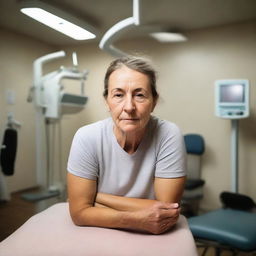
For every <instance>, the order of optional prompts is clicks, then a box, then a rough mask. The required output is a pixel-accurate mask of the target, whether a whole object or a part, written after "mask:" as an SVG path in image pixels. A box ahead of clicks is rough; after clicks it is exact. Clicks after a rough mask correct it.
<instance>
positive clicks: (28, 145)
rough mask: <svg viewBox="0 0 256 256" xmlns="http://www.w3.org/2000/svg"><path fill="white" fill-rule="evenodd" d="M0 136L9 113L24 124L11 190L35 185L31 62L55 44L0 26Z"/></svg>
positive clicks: (21, 130)
mask: <svg viewBox="0 0 256 256" xmlns="http://www.w3.org/2000/svg"><path fill="white" fill-rule="evenodd" d="M0 37H1V40H0V56H1V60H0V136H1V139H2V135H3V132H4V129H5V126H6V122H7V114H8V113H13V115H14V118H15V119H16V120H17V121H19V122H20V123H21V124H22V127H21V128H20V129H19V132H18V151H17V158H16V168H15V175H14V176H10V177H8V178H7V182H8V184H9V189H10V191H17V190H20V189H24V188H28V187H32V186H35V173H34V171H35V143H34V141H35V120H34V109H33V107H32V104H30V103H27V101H26V98H27V96H28V90H29V87H30V86H31V85H32V79H33V73H32V62H33V61H34V59H36V58H38V57H40V56H42V55H44V54H46V53H48V52H51V51H53V49H54V48H53V47H52V46H49V45H46V44H44V43H40V42H38V41H35V40H33V39H32V38H29V37H26V36H22V35H19V34H15V33H12V32H10V31H6V30H3V29H0ZM8 91H11V92H12V93H13V94H14V96H15V104H14V105H9V104H7V101H6V93H7V92H8Z"/></svg>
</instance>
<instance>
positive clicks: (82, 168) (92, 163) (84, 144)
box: [67, 126, 99, 180]
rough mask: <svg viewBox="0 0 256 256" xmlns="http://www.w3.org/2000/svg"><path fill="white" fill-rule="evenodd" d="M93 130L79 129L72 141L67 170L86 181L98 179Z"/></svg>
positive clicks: (88, 128)
mask: <svg viewBox="0 0 256 256" xmlns="http://www.w3.org/2000/svg"><path fill="white" fill-rule="evenodd" d="M94 138H95V129H94V130H93V129H91V127H89V126H88V127H86V126H84V127H82V128H80V129H79V130H78V131H77V132H76V134H75V136H74V138H73V141H72V145H71V149H70V153H69V158H68V165H67V170H68V172H70V173H72V174H74V175H76V176H79V177H82V178H87V179H92V180H96V179H97V177H98V169H99V168H98V161H97V157H96V155H97V154H96V152H97V150H96V143H95V142H94Z"/></svg>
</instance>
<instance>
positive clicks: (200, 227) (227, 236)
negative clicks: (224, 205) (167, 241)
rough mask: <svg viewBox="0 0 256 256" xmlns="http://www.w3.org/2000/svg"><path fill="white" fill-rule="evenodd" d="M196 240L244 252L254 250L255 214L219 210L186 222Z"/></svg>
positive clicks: (255, 238)
mask: <svg viewBox="0 0 256 256" xmlns="http://www.w3.org/2000/svg"><path fill="white" fill-rule="evenodd" d="M188 222H189V226H190V228H191V231H192V233H193V235H194V237H196V238H201V239H206V240H213V241H217V242H219V243H221V244H225V245H229V246H231V247H233V248H237V249H240V250H244V251H252V250H256V213H252V212H245V211H239V210H234V209H219V210H215V211H212V212H209V213H206V214H203V215H201V216H196V217H191V218H189V220H188Z"/></svg>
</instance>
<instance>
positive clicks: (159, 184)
mask: <svg viewBox="0 0 256 256" xmlns="http://www.w3.org/2000/svg"><path fill="white" fill-rule="evenodd" d="M185 179H186V178H185V177H180V178H171V179H166V178H155V181H154V190H155V197H156V200H151V199H141V198H130V197H122V196H115V195H111V194H104V193H98V194H97V196H96V200H95V201H96V203H98V204H101V205H104V206H107V207H110V208H113V209H116V210H121V211H138V210H142V209H145V208H148V207H150V206H152V205H153V204H154V203H156V202H157V201H161V202H164V203H179V202H180V200H181V196H182V193H183V188H184V183H185Z"/></svg>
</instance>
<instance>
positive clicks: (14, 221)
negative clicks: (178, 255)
mask: <svg viewBox="0 0 256 256" xmlns="http://www.w3.org/2000/svg"><path fill="white" fill-rule="evenodd" d="M36 191H37V190H36V189H32V190H26V191H22V192H17V193H13V194H12V196H11V201H10V202H4V203H3V202H0V220H1V221H0V241H2V240H4V239H5V238H6V237H8V236H9V235H11V234H12V233H13V232H14V231H15V230H16V229H18V228H19V227H20V226H21V225H22V224H23V223H24V222H25V221H26V220H28V219H29V218H30V217H31V216H33V215H34V214H36V213H38V212H40V211H42V210H44V209H46V208H48V207H49V206H51V205H53V204H55V203H57V202H61V201H64V200H63V199H62V198H57V197H55V198H50V199H46V200H41V201H39V202H38V203H34V202H29V201H25V200H24V199H22V198H21V195H22V194H24V193H30V192H31V193H33V192H36ZM202 252H203V249H202V248H198V253H199V255H201V254H202ZM214 255H215V254H214V249H213V248H210V249H209V250H208V251H207V253H206V255H205V256H214ZM249 255H252V254H249V253H239V254H238V255H237V256H249ZM221 256H232V253H230V252H229V251H224V252H223V253H222V254H221Z"/></svg>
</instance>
